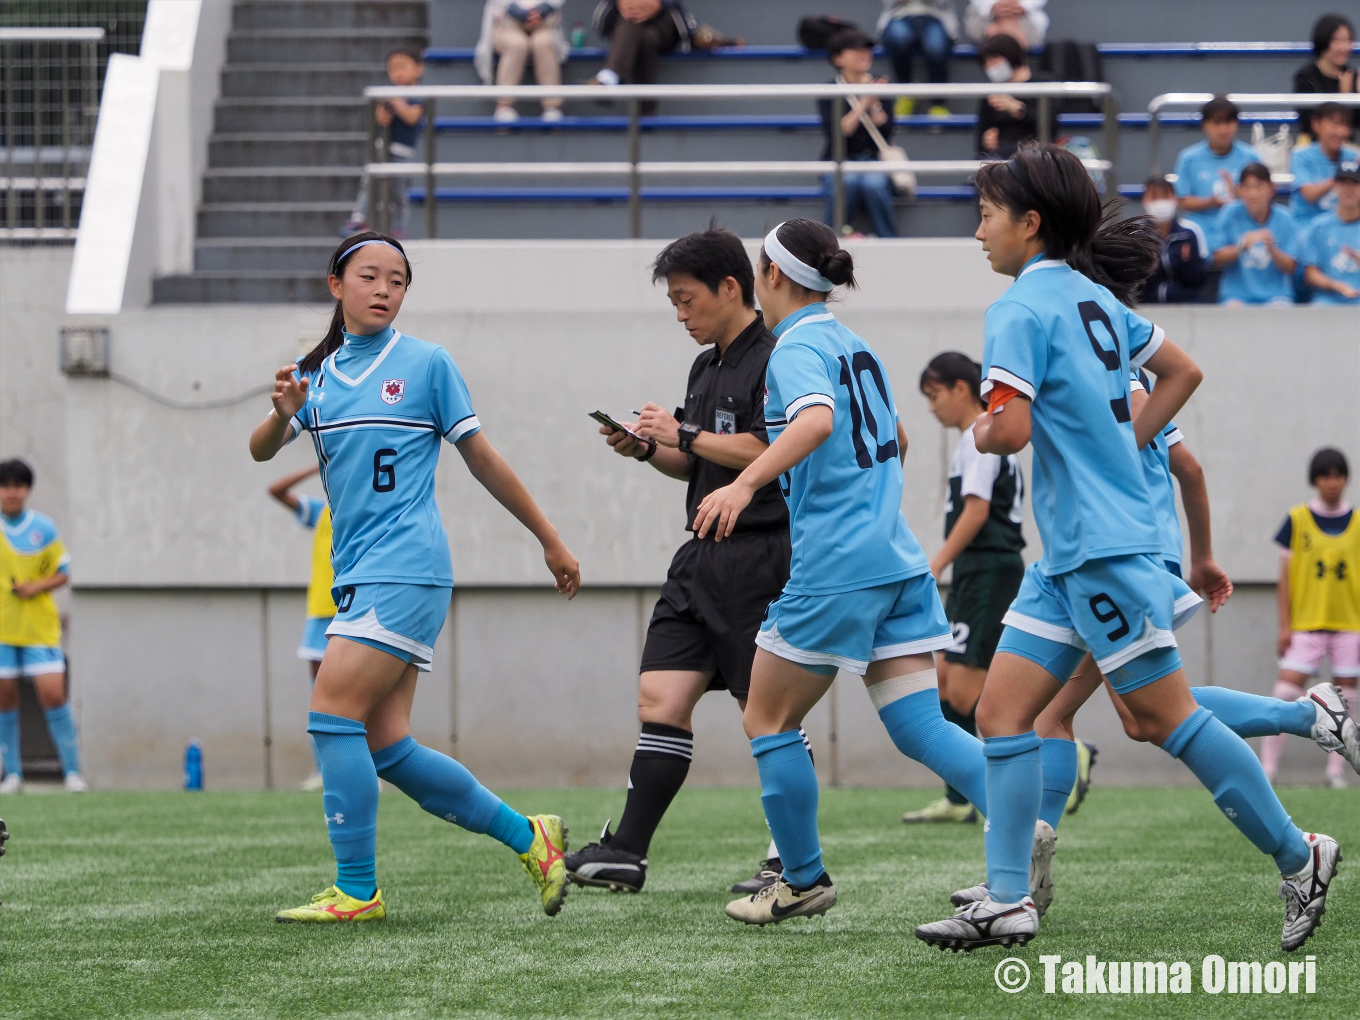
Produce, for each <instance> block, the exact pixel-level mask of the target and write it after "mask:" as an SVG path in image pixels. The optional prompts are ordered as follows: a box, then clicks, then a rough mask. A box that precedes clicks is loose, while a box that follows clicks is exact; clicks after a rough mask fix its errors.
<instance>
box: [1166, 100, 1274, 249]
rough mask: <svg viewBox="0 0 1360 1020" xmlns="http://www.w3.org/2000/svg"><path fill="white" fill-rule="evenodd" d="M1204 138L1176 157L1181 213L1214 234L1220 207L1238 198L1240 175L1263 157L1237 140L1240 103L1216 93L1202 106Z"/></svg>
mask: <svg viewBox="0 0 1360 1020" xmlns="http://www.w3.org/2000/svg"><path fill="white" fill-rule="evenodd" d="M1199 113H1200V127H1201V128H1202V129H1203V131H1204V141H1202V142H1196V143H1195V144H1194V145H1191V146H1188V147H1186V148H1184V149H1182V150H1181V153H1180V155H1179V156H1177V157H1176V196H1177V198H1179V199H1180V214H1181V217H1182V218H1183V219H1187V220H1190V221H1191V222H1192V223H1194V224H1195V225H1196V226H1198V227H1199V228H1200V229H1201V230H1203V231H1204V233H1205V234H1206V235H1209V236H1213V232H1214V220H1215V219H1216V218H1217V216H1218V210H1219V209H1221V208H1222V207H1223V206H1225V205H1227V204H1228V203H1229V202H1231V201H1232V200H1233V199H1234V198H1236V197H1237V175H1238V174H1239V173H1240V172H1241V170H1242V168H1243V167H1244V166H1246V165H1247V164H1248V163H1259V162H1261V157H1260V156H1258V155H1257V154H1256V150H1255V149H1253V148H1252V147H1251V146H1250V145H1247V144H1246V143H1245V142H1239V141H1238V140H1237V120H1238V117H1237V104H1236V103H1232V102H1229V101H1228V100H1227V99H1225V98H1224V97H1223V96H1215V97H1214V98H1213V99H1211V100H1209V102H1207V103H1205V104H1204V106H1203V107H1202V108H1201V109H1200V112H1199Z"/></svg>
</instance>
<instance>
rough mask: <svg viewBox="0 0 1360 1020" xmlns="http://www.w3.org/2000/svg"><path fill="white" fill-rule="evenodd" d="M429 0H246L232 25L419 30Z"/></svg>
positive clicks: (235, 10) (247, 27)
mask: <svg viewBox="0 0 1360 1020" xmlns="http://www.w3.org/2000/svg"><path fill="white" fill-rule="evenodd" d="M428 6H429V5H428V3H427V0H363V2H359V3H334V2H333V0H243V2H239V3H237V4H236V5H235V7H234V8H233V9H232V20H231V23H232V27H233V28H237V29H240V30H243V31H247V30H256V31H259V30H268V29H278V28H333V29H334V28H344V29H370V28H388V29H419V30H420V31H421V33H422V34H423V33H424V31H425V21H426V14H427V8H428Z"/></svg>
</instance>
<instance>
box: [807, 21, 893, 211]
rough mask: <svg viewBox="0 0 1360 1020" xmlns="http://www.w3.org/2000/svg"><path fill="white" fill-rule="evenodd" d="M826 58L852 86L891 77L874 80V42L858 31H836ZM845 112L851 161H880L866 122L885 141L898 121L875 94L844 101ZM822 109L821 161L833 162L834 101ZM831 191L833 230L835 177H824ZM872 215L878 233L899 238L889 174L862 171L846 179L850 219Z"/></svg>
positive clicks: (847, 154) (819, 105) (828, 199)
mask: <svg viewBox="0 0 1360 1020" xmlns="http://www.w3.org/2000/svg"><path fill="white" fill-rule="evenodd" d="M826 55H827V59H828V60H830V61H831V64H832V66H833V67H835V68H836V70H837V71H838V72H840V73H839V74H837V75H836V78H835V80H836V81H837V82H841V83H844V82H849V83H850V84H852V85H870V84H873V85H879V84H882V83H884V82H885V81H887V79H886V78H875V77H874V76H873V74H872V73H870V71H869V68H871V67H872V66H873V63H874V41H873V40H872V39H870V38H869V37H868V36H867V35H865V34H864V33H863V32H861V31H860V30H859V29H857V28H848V29H845V30H843V31H840V32H837V33H836V34H835V35H833V36H832V37H831V38H830V39H829V40H827V44H826ZM845 108H846V113H845V115H844V116H842V117H841V133H842V134H844V135H845V158H846V161H847V162H849V161H857V162H858V161H866V160H877V159H878V143H877V142H875V141H874V138H873V135H871V134H870V133H869V129H868V128H866V127H865V126H864V120H865V118H868V119H869V120H870V121H872V122H873V125H874V127H876V128H878V131H879V134H881V135H882V136H883V139H884V141H887V140H888V139H889V138H891V137H892V130H893V122H892V117H891V116H889V114H888V111H887V110H885V109H884V108H883V104H882V103H881V102H879V101H878V100H877V99H875V98H874V97H872V96H855V97H853V98H851V99H849V100H847V102H846V103H845ZM817 111H818V112H819V113H820V114H821V115H822V129H823V131H825V133H826V144H825V145H824V146H823V147H822V159H830V158H831V153H832V148H831V129H832V126H833V125H832V123H831V100H830V99H819V100H818V101H817ZM822 182H823V185H824V186H825V188H826V213H825V216H824V219H825V222H827V223H829V224H831V225H832V226H833V227H834V226H835V223H836V195H835V190H834V189H835V185H834V182H833V181H832V179H831V177H830V175H828V176H826V177H824V178H823V179H822ZM861 210H862V211H864V212H865V213H867V214H868V216H869V222H870V223H871V224H873V230H874V233H875V234H877V235H878V236H879V237H896V236H897V214H896V213H895V212H894V210H893V189H892V181H891V180H889V178H888V175H887V174H886V173H863V174H846V175H845V219H846V222H847V223H848V222H849V221H850V220H852V219H853V218H854V217H855V216H856V215H858V214H859V212H860V211H861Z"/></svg>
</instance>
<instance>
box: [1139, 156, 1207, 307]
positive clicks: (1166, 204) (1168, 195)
mask: <svg viewBox="0 0 1360 1020" xmlns="http://www.w3.org/2000/svg"><path fill="white" fill-rule="evenodd" d="M1143 211H1144V212H1145V213H1147V215H1148V218H1149V219H1151V220H1152V223H1153V225H1154V226H1155V227H1156V228H1157V232H1158V233H1159V234H1161V235H1162V257H1161V259H1160V261H1158V263H1157V268H1156V269H1155V270H1154V271H1153V273H1152V275H1151V276H1149V277H1148V278H1147V282H1146V283H1144V284H1143V293H1142V294H1141V295H1140V300H1142V301H1144V302H1146V303H1150V304H1191V303H1193V302H1197V301H1199V300H1200V291H1201V289H1203V287H1204V281H1205V280H1207V279H1208V278H1209V261H1208V260H1209V243H1208V241H1207V240H1206V239H1205V236H1204V231H1202V230H1200V228H1199V227H1197V226H1195V225H1194V224H1193V223H1190V222H1188V221H1186V220H1178V219H1177V218H1176V189H1175V188H1173V187H1172V186H1171V182H1170V181H1168V180H1167V179H1166V178H1165V177H1149V178H1148V179H1147V180H1146V181H1144V182H1143Z"/></svg>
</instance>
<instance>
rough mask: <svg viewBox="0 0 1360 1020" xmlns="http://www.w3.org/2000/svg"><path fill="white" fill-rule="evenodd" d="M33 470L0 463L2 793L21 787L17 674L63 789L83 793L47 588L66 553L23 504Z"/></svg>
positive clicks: (58, 578)
mask: <svg viewBox="0 0 1360 1020" xmlns="http://www.w3.org/2000/svg"><path fill="white" fill-rule="evenodd" d="M32 490H33V469H32V468H30V467H29V466H28V465H27V464H25V463H24V462H23V461H21V460H7V461H5V462H4V463H0V766H3V769H4V779H2V780H0V793H18V792H19V791H20V790H22V789H23V786H24V773H23V767H22V765H21V764H20V759H19V681H20V679H24V680H28V681H30V682H31V683H32V684H33V689H34V691H35V692H36V693H37V695H38V704H40V705H41V706H42V709H43V715H44V716H45V717H46V718H47V729H48V732H49V733H51V735H52V743H53V744H54V745H55V746H56V748H57V754H58V756H59V757H60V758H61V771H62V774H63V775H64V776H65V782H66V789H67V790H69V791H70V792H72V793H84V792H85V790H86V789H88V787H87V786H86V785H85V780H84V779H83V778H81V775H80V750H79V745H78V743H77V741H76V723H75V718H74V716H72V714H71V706H70V705H68V704H67V703H66V657H65V656H64V655H63V654H62V651H61V619H60V618H59V617H58V615H57V604H56V602H54V601H53V600H52V592H53V591H55V590H56V589H57V588H60V587H61V586H62V585H63V584H65V583H66V582H67V581H68V580H69V575H68V573H67V571H68V569H69V564H70V557H69V556H68V555H67V554H66V547H65V546H64V545H62V542H61V538H60V537H59V536H58V535H57V526H56V525H55V524H53V523H52V519H51V518H50V517H46V516H44V515H43V514H40V513H37V512H36V511H33V510H29V509H28V496H29V493H30V492H31V491H32Z"/></svg>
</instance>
